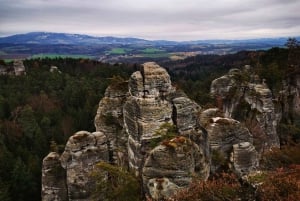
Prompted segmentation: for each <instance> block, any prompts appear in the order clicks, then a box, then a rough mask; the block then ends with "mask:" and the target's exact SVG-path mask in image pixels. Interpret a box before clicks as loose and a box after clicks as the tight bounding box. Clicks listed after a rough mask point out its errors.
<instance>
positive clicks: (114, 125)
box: [94, 81, 128, 167]
mask: <svg viewBox="0 0 300 201" xmlns="http://www.w3.org/2000/svg"><path fill="white" fill-rule="evenodd" d="M127 97H128V82H126V81H121V82H118V83H114V84H112V85H111V86H109V87H108V88H107V89H106V91H105V94H104V97H103V98H102V99H101V101H100V103H99V107H98V110H97V114H96V116H95V121H94V123H95V127H96V131H100V132H102V133H104V135H105V136H106V137H107V140H108V148H109V153H110V158H109V161H110V162H111V163H114V164H117V165H119V166H124V167H125V166H127V164H128V159H127V158H128V157H127V138H128V134H127V133H126V132H125V130H124V129H123V127H124V125H123V105H124V103H125V101H126V99H127Z"/></svg>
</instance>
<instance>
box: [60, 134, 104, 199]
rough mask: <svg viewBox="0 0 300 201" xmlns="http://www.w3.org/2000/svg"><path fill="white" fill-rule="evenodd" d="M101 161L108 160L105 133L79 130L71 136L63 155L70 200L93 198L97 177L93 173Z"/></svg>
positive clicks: (62, 161) (62, 160)
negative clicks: (92, 175) (93, 176)
mask: <svg viewBox="0 0 300 201" xmlns="http://www.w3.org/2000/svg"><path fill="white" fill-rule="evenodd" d="M100 161H105V162H106V161H108V148H107V138H106V136H105V135H104V134H103V133H101V132H95V133H89V132H87V131H79V132H77V133H76V134H75V135H73V136H72V137H70V139H69V140H68V142H67V144H66V147H65V151H64V153H63V154H62V155H61V164H62V167H63V168H64V169H65V170H66V179H67V181H66V182H67V187H68V197H69V200H81V201H84V200H86V201H87V200H90V199H91V198H90V196H91V193H92V192H93V190H94V189H95V179H94V178H92V177H91V173H92V171H93V170H94V168H95V164H96V163H98V162H100Z"/></svg>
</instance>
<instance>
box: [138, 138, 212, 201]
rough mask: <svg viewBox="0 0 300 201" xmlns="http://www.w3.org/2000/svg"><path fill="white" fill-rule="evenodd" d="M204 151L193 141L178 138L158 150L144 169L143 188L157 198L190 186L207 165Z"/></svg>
mask: <svg viewBox="0 0 300 201" xmlns="http://www.w3.org/2000/svg"><path fill="white" fill-rule="evenodd" d="M204 158H205V154H204V153H203V149H202V148H200V147H199V146H198V145H197V144H195V143H194V142H192V141H191V140H190V139H188V138H186V137H183V136H178V137H176V138H173V139H171V140H168V141H164V142H163V143H162V144H161V145H159V146H157V147H155V148H154V149H153V150H152V151H151V152H150V154H149V156H148V157H147V159H146V161H145V164H144V166H143V173H142V174H143V185H144V189H145V190H147V191H148V192H147V193H149V195H151V197H152V198H154V199H163V198H166V197H169V196H170V195H172V194H174V192H176V190H178V188H182V187H187V186H188V185H189V183H190V182H191V180H192V177H193V176H202V177H204V178H203V179H206V178H205V177H206V176H207V175H208V174H203V164H204V163H205V159H204Z"/></svg>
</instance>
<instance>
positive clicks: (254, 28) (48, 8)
mask: <svg viewBox="0 0 300 201" xmlns="http://www.w3.org/2000/svg"><path fill="white" fill-rule="evenodd" d="M299 8H300V0H285V1H282V0H244V1H241V0H214V1H207V0H151V1H150V0H100V1H99V0H84V1H82V0H26V1H24V0H0V36H4V35H10V34H15V33H24V32H31V31H50V32H66V33H82V34H90V35H96V36H107V35H112V36H121V37H126V36H130V37H141V38H146V39H169V40H197V39H241V38H259V37H278V36H299V35H300V12H299Z"/></svg>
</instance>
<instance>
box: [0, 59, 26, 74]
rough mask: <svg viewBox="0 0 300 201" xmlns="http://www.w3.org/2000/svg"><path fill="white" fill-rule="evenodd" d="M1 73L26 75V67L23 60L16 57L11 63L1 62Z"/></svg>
mask: <svg viewBox="0 0 300 201" xmlns="http://www.w3.org/2000/svg"><path fill="white" fill-rule="evenodd" d="M0 75H16V76H20V75H26V69H25V66H24V64H23V61H22V60H19V59H16V60H14V61H13V63H12V65H11V64H6V65H1V64H0Z"/></svg>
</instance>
